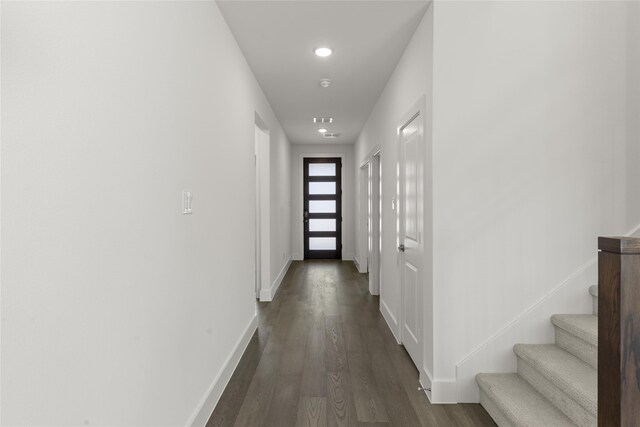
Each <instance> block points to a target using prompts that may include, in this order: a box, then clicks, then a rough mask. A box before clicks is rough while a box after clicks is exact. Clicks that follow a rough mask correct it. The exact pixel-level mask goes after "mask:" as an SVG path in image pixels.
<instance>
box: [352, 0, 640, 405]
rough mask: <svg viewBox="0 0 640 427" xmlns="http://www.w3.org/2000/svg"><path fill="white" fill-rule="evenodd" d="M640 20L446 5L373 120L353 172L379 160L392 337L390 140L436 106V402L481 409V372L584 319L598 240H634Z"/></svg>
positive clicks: (638, 214)
mask: <svg viewBox="0 0 640 427" xmlns="http://www.w3.org/2000/svg"><path fill="white" fill-rule="evenodd" d="M639 7H640V6H639V5H638V3H637V2H635V3H634V2H489V1H483V2H476V1H470V2H459V1H444V2H436V3H434V4H432V6H431V7H430V9H429V10H428V11H427V14H426V15H425V18H424V19H423V22H422V23H421V25H420V26H419V28H418V30H417V31H416V34H415V35H414V37H413V39H412V41H411V44H410V45H409V47H408V48H407V50H406V52H405V53H404V56H403V57H402V59H401V61H400V63H399V64H398V67H397V69H396V70H395V72H394V74H393V76H392V77H391V79H390V80H389V83H388V84H387V87H386V89H385V90H384V92H383V94H382V95H381V97H380V99H379V100H378V102H377V104H376V106H375V108H374V110H373V112H372V114H371V116H370V117H369V119H368V122H367V124H366V126H365V128H364V129H363V131H362V133H361V135H360V137H359V139H358V141H357V143H356V147H355V163H354V164H355V165H356V167H358V166H359V165H360V164H361V163H362V161H364V159H365V158H366V157H367V154H368V153H369V152H370V150H371V149H372V148H373V147H375V146H376V145H380V146H382V162H383V178H382V180H383V186H382V189H383V190H382V191H383V256H382V269H383V272H382V283H381V288H382V289H381V310H382V312H383V314H384V315H385V318H386V319H387V321H388V322H389V324H390V326H391V328H392V330H394V332H395V331H396V330H397V326H396V325H395V322H396V319H397V313H398V309H399V304H400V291H399V288H398V284H399V273H398V269H397V262H398V261H397V255H396V253H397V252H396V249H395V241H396V230H395V212H393V211H392V210H391V198H392V197H394V195H395V185H396V176H395V173H396V170H395V167H396V166H395V165H396V161H397V159H396V145H395V144H396V141H397V137H396V135H395V129H396V127H397V126H398V123H397V121H398V120H399V118H400V117H401V116H402V115H403V114H404V113H405V112H406V111H407V109H408V108H409V107H410V106H411V105H412V104H413V103H414V102H415V101H416V100H417V98H418V97H419V96H420V95H422V94H426V95H427V110H429V109H430V107H431V106H430V103H429V100H430V99H432V120H433V122H432V135H431V136H432V139H431V140H430V139H428V138H427V141H426V144H427V145H429V144H431V141H432V150H433V183H432V184H431V185H429V183H425V189H429V188H431V189H432V190H433V208H432V210H431V212H432V213H433V233H434V237H433V274H432V282H430V281H429V277H428V275H425V277H426V280H425V283H424V286H425V289H426V290H427V292H426V294H427V295H426V297H425V301H424V310H425V311H424V316H425V324H424V340H425V360H424V366H423V370H422V371H421V376H422V374H424V376H426V377H428V378H429V377H430V379H431V380H433V384H432V388H433V394H432V396H431V398H432V399H433V400H434V401H436V402H454V401H467V400H476V399H477V390H476V389H475V384H474V381H473V375H475V373H477V372H478V371H494V370H513V369H515V357H514V356H513V354H512V351H511V349H512V346H513V344H514V343H515V342H519V341H520V342H522V341H524V342H548V341H550V340H552V339H553V330H552V328H551V325H550V322H549V315H550V313H554V312H588V311H589V307H590V306H589V295H588V293H587V287H588V285H590V284H593V283H595V280H596V271H597V267H596V264H595V256H596V253H597V247H596V238H597V236H599V235H611V234H614V235H615V234H617V235H620V234H628V233H631V232H633V231H634V230H635V231H636V232H637V226H638V225H639V224H640V208H639V203H640V187H638V184H637V183H638V182H640V170H639V169H638V168H637V165H638V162H639V161H640V131H639V130H638V129H639V126H640V123H639V120H640V114H638V112H639V111H640V89H639V85H640V83H639V79H638V77H637V76H638V75H640V71H639V70H640V66H639V63H640V48H639V44H640V37H638V31H639V30H638V28H639V27H640V26H639V25H638V22H640V18H639V17H640V12H639ZM432 91H433V92H432ZM431 94H432V98H431ZM426 129H427V134H429V129H431V123H429V124H428V125H427V126H426ZM427 136H428V135H427ZM429 147H430V145H429ZM427 151H429V150H427ZM355 188H359V185H358V184H356V187H355ZM429 220H430V218H429V217H428V215H427V217H426V218H425V222H427V223H428V222H429ZM356 229H357V230H359V228H357V227H356ZM425 229H428V226H425ZM358 238H359V236H358ZM428 257H429V255H428V254H427V259H426V260H425V261H427V262H428V261H429V260H428ZM431 287H432V289H433V295H432V298H433V299H432V300H431V299H430V298H429V292H428V291H429V289H430V288H431ZM430 331H433V335H431V334H430ZM431 343H433V347H432V353H430V346H431ZM431 355H432V358H431V359H430V357H431ZM428 378H427V379H428ZM427 382H428V381H427Z"/></svg>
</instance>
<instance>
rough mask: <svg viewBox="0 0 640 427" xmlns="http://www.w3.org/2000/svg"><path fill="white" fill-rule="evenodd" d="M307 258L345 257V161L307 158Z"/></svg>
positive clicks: (304, 175) (305, 195) (305, 225)
mask: <svg viewBox="0 0 640 427" xmlns="http://www.w3.org/2000/svg"><path fill="white" fill-rule="evenodd" d="M303 166H304V170H303V177H304V178H303V181H304V183H303V185H304V189H303V191H304V211H303V212H304V214H303V215H304V258H305V259H341V258H342V161H341V159H340V158H339V157H330V158H320V157H312V158H310V157H305V158H304V162H303Z"/></svg>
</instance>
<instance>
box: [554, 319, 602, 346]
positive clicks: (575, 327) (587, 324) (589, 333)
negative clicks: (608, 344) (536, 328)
mask: <svg viewBox="0 0 640 427" xmlns="http://www.w3.org/2000/svg"><path fill="white" fill-rule="evenodd" d="M551 323H553V324H554V325H555V326H557V327H558V328H561V329H564V330H565V331H567V332H569V333H571V334H573V335H575V336H576V337H578V338H580V339H582V340H584V341H586V342H588V343H589V344H591V345H595V346H596V347H597V346H598V318H597V317H596V316H593V315H591V314H554V315H553V316H551Z"/></svg>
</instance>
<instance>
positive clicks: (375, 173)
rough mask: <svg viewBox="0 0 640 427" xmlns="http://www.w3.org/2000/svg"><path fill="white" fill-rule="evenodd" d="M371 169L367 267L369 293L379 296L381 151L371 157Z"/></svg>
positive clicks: (380, 271) (380, 274)
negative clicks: (368, 260) (369, 250)
mask: <svg viewBox="0 0 640 427" xmlns="http://www.w3.org/2000/svg"><path fill="white" fill-rule="evenodd" d="M369 164H370V168H371V174H370V176H371V187H370V188H371V205H370V207H369V209H370V210H371V224H372V225H370V226H369V228H370V230H371V243H370V248H371V253H370V264H371V265H370V267H369V292H370V293H371V295H380V282H381V278H382V270H381V262H380V261H381V259H382V151H381V150H378V151H377V152H376V153H375V154H374V155H373V156H372V157H371V162H370V163H369Z"/></svg>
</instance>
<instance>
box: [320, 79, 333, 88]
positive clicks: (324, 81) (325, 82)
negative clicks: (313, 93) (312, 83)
mask: <svg viewBox="0 0 640 427" xmlns="http://www.w3.org/2000/svg"><path fill="white" fill-rule="evenodd" d="M329 85H331V80H330V79H322V80H320V86H322V87H324V88H327V87H329Z"/></svg>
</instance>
